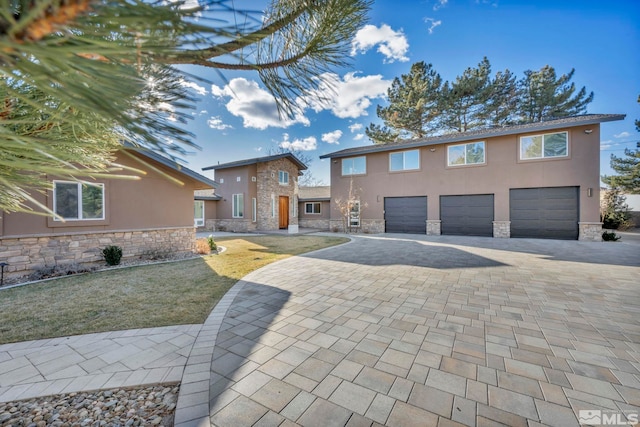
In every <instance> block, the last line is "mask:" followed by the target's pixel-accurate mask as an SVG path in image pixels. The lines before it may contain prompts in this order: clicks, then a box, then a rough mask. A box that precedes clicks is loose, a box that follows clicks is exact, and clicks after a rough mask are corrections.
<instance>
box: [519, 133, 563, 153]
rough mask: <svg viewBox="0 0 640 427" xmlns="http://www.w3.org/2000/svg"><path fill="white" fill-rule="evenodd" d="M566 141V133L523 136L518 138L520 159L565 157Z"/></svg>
mask: <svg viewBox="0 0 640 427" xmlns="http://www.w3.org/2000/svg"><path fill="white" fill-rule="evenodd" d="M568 141H569V137H568V133H567V132H557V133H547V134H544V135H529V136H523V137H521V138H520V159H522V160H531V159H544V158H548V157H567V156H568V155H569V154H568V153H569V146H568Z"/></svg>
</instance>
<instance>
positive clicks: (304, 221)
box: [298, 200, 331, 230]
mask: <svg viewBox="0 0 640 427" xmlns="http://www.w3.org/2000/svg"><path fill="white" fill-rule="evenodd" d="M306 203H320V213H319V214H308V213H306V210H305V209H306V207H305V204H306ZM298 215H299V218H298V223H299V225H300V227H304V228H317V229H319V230H329V229H330V225H329V219H330V218H331V203H330V202H329V201H328V200H322V201H314V200H301V201H299V203H298Z"/></svg>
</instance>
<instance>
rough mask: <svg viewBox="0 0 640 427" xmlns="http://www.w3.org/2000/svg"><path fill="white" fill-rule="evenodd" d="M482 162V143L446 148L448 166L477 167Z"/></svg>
mask: <svg viewBox="0 0 640 427" xmlns="http://www.w3.org/2000/svg"><path fill="white" fill-rule="evenodd" d="M484 162H485V155H484V141H480V142H470V143H468V144H458V145H449V146H448V147H447V165H448V166H464V165H478V164H482V163H484Z"/></svg>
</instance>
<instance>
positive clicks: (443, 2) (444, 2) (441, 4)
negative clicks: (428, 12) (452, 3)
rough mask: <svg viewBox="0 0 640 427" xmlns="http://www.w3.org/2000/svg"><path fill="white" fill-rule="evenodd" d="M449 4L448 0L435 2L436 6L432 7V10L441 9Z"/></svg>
mask: <svg viewBox="0 0 640 427" xmlns="http://www.w3.org/2000/svg"><path fill="white" fill-rule="evenodd" d="M447 3H449V0H436V4H434V5H433V10H438V9H440V8H443V7H445V6H446V5H447Z"/></svg>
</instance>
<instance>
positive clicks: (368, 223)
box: [329, 219, 385, 234]
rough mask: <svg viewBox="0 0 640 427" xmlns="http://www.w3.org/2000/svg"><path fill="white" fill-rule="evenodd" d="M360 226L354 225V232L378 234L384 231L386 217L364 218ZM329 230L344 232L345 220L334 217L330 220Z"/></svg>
mask: <svg viewBox="0 0 640 427" xmlns="http://www.w3.org/2000/svg"><path fill="white" fill-rule="evenodd" d="M360 223H361V225H360V227H353V228H352V229H351V230H352V231H351V232H352V233H367V234H378V233H384V225H385V222H384V219H362V220H360ZM329 226H330V227H329V230H331V231H333V232H338V233H344V232H345V230H344V221H342V220H340V219H332V220H330V222H329Z"/></svg>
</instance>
